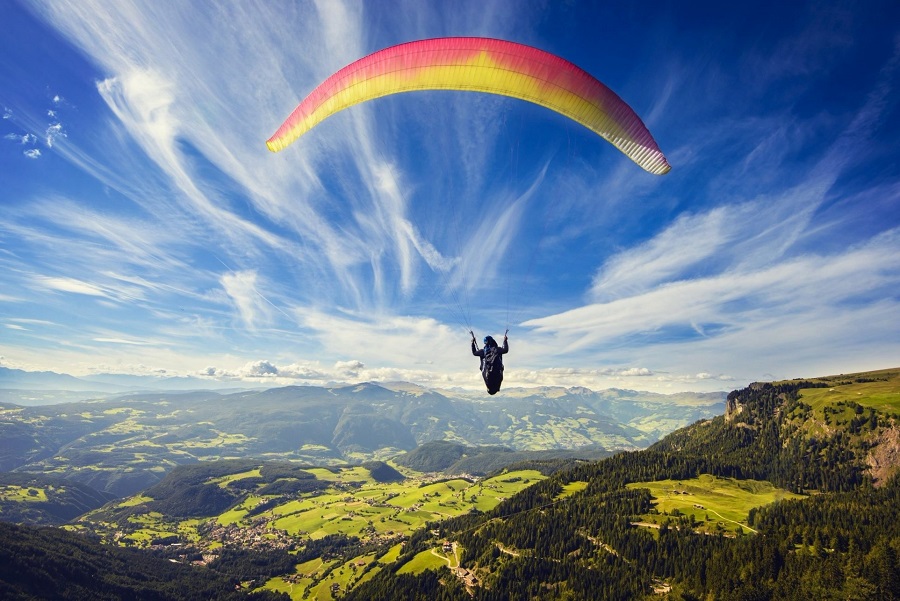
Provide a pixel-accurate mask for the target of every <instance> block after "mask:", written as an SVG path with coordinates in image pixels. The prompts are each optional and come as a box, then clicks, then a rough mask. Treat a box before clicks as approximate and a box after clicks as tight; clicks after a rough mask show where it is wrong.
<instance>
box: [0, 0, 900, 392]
mask: <svg viewBox="0 0 900 601" xmlns="http://www.w3.org/2000/svg"><path fill="white" fill-rule="evenodd" d="M785 5H787V6H785ZM0 22H2V23H3V24H4V25H3V33H2V34H0V111H2V121H0V190H2V192H0V194H2V196H0V206H2V212H0V365H2V366H4V367H10V368H19V369H26V370H52V371H57V372H64V373H70V374H73V375H89V374H95V373H127V374H147V375H164V376H175V375H181V376H184V375H194V376H202V377H206V378H210V379H212V378H216V379H233V380H241V379H243V380H255V381H264V382H270V383H272V384H289V383H301V384H302V383H311V384H322V383H326V382H338V381H349V382H352V381H362V380H375V381H387V380H408V381H412V382H416V383H420V384H423V385H426V386H435V387H447V386H456V387H464V388H472V389H478V388H480V387H481V386H482V384H481V381H480V377H479V373H478V370H477V367H478V362H477V359H475V358H473V357H472V356H471V355H470V353H469V348H468V342H469V336H468V334H467V330H468V329H469V328H470V327H471V328H473V329H474V330H475V332H476V334H477V335H478V337H479V339H480V338H481V337H482V336H483V335H485V334H493V335H494V336H500V335H502V334H503V331H504V329H505V328H507V327H509V328H510V345H511V348H512V351H511V353H510V354H509V355H508V356H507V371H506V385H508V386H534V385H565V386H587V387H590V388H594V389H601V388H607V387H620V388H632V389H638V390H654V391H660V392H674V391H681V390H695V391H710V390H730V389H733V388H738V387H741V386H744V385H746V384H747V383H748V382H751V381H754V380H769V379H776V378H777V379H781V378H795V377H809V376H818V375H827V374H833V373H841V372H845V373H846V372H852V371H858V370H868V369H878V368H886V367H893V366H896V365H898V364H900V302H898V301H900V292H898V291H900V287H898V284H900V160H898V159H900V143H898V140H900V111H898V98H900V94H898V87H900V76H898V73H900V5H898V4H897V3H896V2H890V1H885V2H879V1H871V2H861V3H860V2H847V3H838V2H821V1H819V2H809V3H802V2H791V3H783V2H773V3H721V2H710V3H699V2H669V3H665V2H660V3H652V6H650V7H648V6H647V5H645V4H642V5H640V6H638V5H636V4H635V3H630V2H608V3H601V2H524V1H523V2H509V1H508V0H500V1H496V2H486V1H485V0H478V1H474V2H452V3H451V2H422V1H421V0H410V1H408V2H356V1H351V2H346V3H342V2H338V1H332V0H327V1H326V0H323V1H321V2H302V1H298V2H288V1H287V0H285V1H278V2H247V1H241V2H228V1H223V2H175V1H168V0H166V1H158V0H152V1H147V2H130V1H127V0H103V1H100V0H77V1H74V0H73V1H71V2H63V1H41V0H35V1H33V2H28V3H22V4H19V3H17V2H16V1H15V0H13V1H6V2H2V3H0ZM457 35H464V36H485V37H496V38H502V39H507V40H511V41H515V42H520V43H524V44H528V45H532V46H535V47H538V48H541V49H543V50H546V51H549V52H552V53H555V54H558V55H560V56H562V57H563V58H565V59H567V60H569V61H572V62H573V63H575V64H576V65H578V66H580V67H582V68H584V69H585V70H587V71H589V72H590V73H592V74H593V75H595V76H596V77H597V78H599V79H600V80H601V81H603V82H604V83H606V84H607V85H608V86H609V87H611V88H612V89H613V90H614V91H616V92H617V93H618V94H619V95H620V96H621V97H622V98H623V99H624V100H625V101H626V102H628V103H629V104H630V105H631V106H632V107H633V108H634V109H635V110H636V111H637V113H638V114H639V115H641V117H642V118H643V119H644V121H645V123H646V124H647V126H648V127H649V129H650V130H651V131H652V132H653V134H654V136H655V138H656V140H657V142H658V143H659V145H660V147H661V148H662V150H663V152H664V153H665V154H666V156H667V158H668V159H669V162H670V163H671V164H672V171H671V173H669V174H668V175H665V176H662V177H657V176H653V175H649V174H647V173H645V172H643V171H642V170H641V169H640V168H638V167H637V166H635V165H634V164H633V163H631V162H630V161H628V159H627V158H625V157H624V156H623V155H621V154H620V153H619V152H618V151H616V150H615V148H613V147H612V146H611V145H609V144H608V143H606V142H604V141H603V140H602V139H600V138H599V137H597V136H595V135H594V134H592V133H591V132H589V131H588V130H586V129H584V128H582V127H581V126H579V125H577V124H575V123H573V122H571V121H568V120H566V119H565V118H563V117H561V116H559V115H557V114H555V113H552V112H550V111H547V110H546V109H542V108H540V107H537V106H534V105H531V104H528V103H524V102H521V101H518V100H514V99H507V98H500V97H495V96H489V95H482V94H474V93H461V92H459V93H457V92H422V93H410V94H403V95H398V96H394V97H389V98H384V99H379V100H376V101H372V102H369V103H366V104H364V105H359V106H356V107H353V108H351V109H349V110H346V111H343V112H342V113H339V114H338V115H335V116H333V117H331V118H329V119H328V120H326V121H325V122H323V123H322V124H320V125H319V126H317V127H316V128H315V129H313V130H312V131H311V132H310V133H308V134H307V135H306V136H304V137H302V138H301V139H300V140H298V141H297V142H295V143H294V144H293V145H292V146H290V147H289V148H287V149H286V150H284V151H282V152H280V153H277V154H273V153H270V152H268V151H267V150H266V147H265V140H266V139H267V138H268V137H269V136H270V135H271V134H272V133H273V132H274V131H275V130H276V129H277V127H278V126H279V125H280V124H281V122H282V121H283V120H284V119H285V118H286V117H287V116H288V114H289V113H290V112H291V111H292V110H293V108H294V107H295V106H296V104H297V103H298V102H299V101H300V100H302V98H303V97H304V96H305V95H306V94H308V93H309V92H310V91H311V90H312V89H313V88H314V87H315V86H316V85H317V84H318V83H319V82H320V81H322V80H323V79H325V78H326V77H327V76H328V75H330V74H331V73H332V72H334V71H336V70H338V69H340V68H341V67H343V66H345V65H346V64H349V63H350V62H352V61H354V60H356V59H358V58H361V57H362V56H364V55H366V54H369V53H371V52H374V51H376V50H379V49H381V48H384V47H386V46H390V45H393V44H396V43H401V42H406V41H410V40H416V39H422V38H429V37H441V36H457Z"/></svg>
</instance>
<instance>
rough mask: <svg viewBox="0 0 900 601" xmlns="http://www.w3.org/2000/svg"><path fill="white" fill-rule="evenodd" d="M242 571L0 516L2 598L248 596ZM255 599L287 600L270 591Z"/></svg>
mask: <svg viewBox="0 0 900 601" xmlns="http://www.w3.org/2000/svg"><path fill="white" fill-rule="evenodd" d="M245 578H247V576H245V575H244V574H236V573H235V572H233V571H232V572H229V571H228V570H220V571H216V570H212V569H198V568H196V567H192V566H190V565H183V564H179V563H173V562H171V561H168V560H165V559H160V558H156V557H153V556H151V555H148V554H147V553H141V552H138V551H134V550H131V549H120V548H118V547H112V546H108V545H101V544H100V543H99V542H97V541H96V540H93V539H90V538H86V537H85V536H83V535H80V534H73V533H71V532H66V531H64V530H61V529H58V528H40V529H38V528H31V527H22V526H15V525H12V524H4V523H2V522H0V599H60V600H67V601H104V600H109V601H118V600H121V599H156V600H160V601H162V600H167V599H181V600H185V601H187V600H192V601H193V600H196V601H207V600H209V599H221V600H223V601H233V600H237V599H247V596H246V594H245V593H244V592H242V591H241V590H240V582H241V580H243V579H245ZM256 594H257V595H258V596H254V597H253V599H254V601H275V600H277V599H280V600H282V601H286V600H287V597H286V596H284V595H280V594H275V593H271V592H266V591H264V592H260V593H256Z"/></svg>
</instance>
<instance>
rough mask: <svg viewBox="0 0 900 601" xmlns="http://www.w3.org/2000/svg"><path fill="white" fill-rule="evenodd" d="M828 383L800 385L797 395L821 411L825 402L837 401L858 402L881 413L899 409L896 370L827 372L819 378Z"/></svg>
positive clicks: (899, 384)
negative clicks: (820, 386)
mask: <svg viewBox="0 0 900 601" xmlns="http://www.w3.org/2000/svg"><path fill="white" fill-rule="evenodd" d="M817 381H823V382H826V383H828V384H830V386H829V387H827V388H804V389H803V390H802V391H801V394H800V399H801V400H802V401H803V402H804V403H807V404H809V405H811V406H812V408H813V409H814V410H819V411H821V410H822V409H823V408H824V407H825V406H830V405H835V404H837V403H838V402H844V403H851V402H852V403H858V404H859V405H862V406H863V407H867V408H868V407H871V408H872V409H875V410H877V411H880V412H882V413H888V414H893V413H900V391H898V390H900V370H897V369H886V370H882V371H874V372H867V373H862V374H854V375H853V376H852V379H851V377H850V376H830V377H828V378H819V379H818V380H817Z"/></svg>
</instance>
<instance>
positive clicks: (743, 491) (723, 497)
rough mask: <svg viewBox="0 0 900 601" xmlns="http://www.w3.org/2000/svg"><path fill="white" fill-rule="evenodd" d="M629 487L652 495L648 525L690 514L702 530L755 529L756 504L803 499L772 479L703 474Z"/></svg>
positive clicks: (644, 522) (759, 505)
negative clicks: (752, 516) (752, 519)
mask: <svg viewBox="0 0 900 601" xmlns="http://www.w3.org/2000/svg"><path fill="white" fill-rule="evenodd" d="M628 488H646V489H649V490H650V494H651V495H652V496H653V499H654V501H653V505H654V508H655V510H656V512H657V513H651V514H647V515H644V516H641V518H640V521H641V522H642V523H643V524H645V525H651V524H652V525H657V526H658V525H659V524H662V523H663V522H665V521H666V520H668V519H670V518H671V517H673V516H676V517H677V516H680V515H683V516H691V517H692V518H693V520H692V521H693V522H695V523H697V524H698V525H697V530H698V531H701V532H715V531H723V530H725V531H732V532H734V531H736V529H737V528H738V527H740V529H741V532H742V533H748V532H753V529H752V528H750V527H749V526H748V525H747V516H748V515H749V514H750V510H751V509H753V508H754V507H761V506H763V505H768V504H770V503H775V502H776V501H783V500H788V499H802V498H804V497H803V495H797V494H794V493H791V492H788V491H786V490H784V489H780V488H776V487H775V486H773V485H772V484H771V483H769V482H763V481H758V480H736V479H734V478H718V477H716V476H711V475H709V474H703V475H701V476H700V477H699V478H692V479H690V480H658V481H655V482H634V483H632V484H629V485H628Z"/></svg>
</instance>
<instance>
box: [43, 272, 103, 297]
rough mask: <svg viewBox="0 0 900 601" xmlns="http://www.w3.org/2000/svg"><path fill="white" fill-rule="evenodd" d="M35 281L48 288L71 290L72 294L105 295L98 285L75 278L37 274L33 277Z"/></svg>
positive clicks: (63, 290)
mask: <svg viewBox="0 0 900 601" xmlns="http://www.w3.org/2000/svg"><path fill="white" fill-rule="evenodd" d="M35 282H36V283H37V284H38V285H40V286H41V287H43V288H47V289H49V290H57V291H60V292H72V293H74V294H84V295H86V296H104V297H105V296H107V294H106V293H105V292H104V291H103V290H102V289H101V288H100V287H98V286H95V285H94V284H89V283H88V282H83V281H81V280H77V279H75V278H58V277H48V276H38V277H37V278H35Z"/></svg>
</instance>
